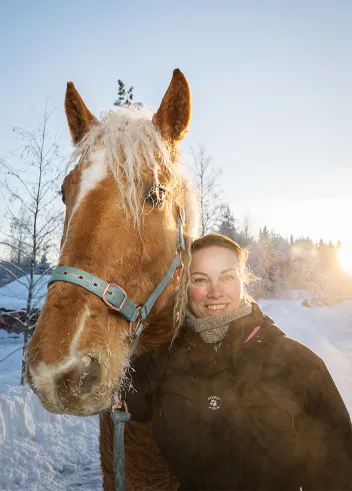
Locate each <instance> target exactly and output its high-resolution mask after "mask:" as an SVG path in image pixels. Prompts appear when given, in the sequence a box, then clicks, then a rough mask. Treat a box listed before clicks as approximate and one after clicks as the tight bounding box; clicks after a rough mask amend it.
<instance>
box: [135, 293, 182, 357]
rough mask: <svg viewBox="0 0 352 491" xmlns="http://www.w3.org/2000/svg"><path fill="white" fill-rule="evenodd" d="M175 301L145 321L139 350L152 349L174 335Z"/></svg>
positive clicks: (171, 301) (170, 301)
mask: <svg viewBox="0 0 352 491" xmlns="http://www.w3.org/2000/svg"><path fill="white" fill-rule="evenodd" d="M173 310H174V301H173V299H170V300H169V302H168V303H167V305H166V306H165V307H164V308H163V309H162V310H160V311H159V312H157V313H156V314H154V316H152V317H151V318H150V319H149V320H146V321H145V322H144V330H143V332H142V334H141V337H140V342H139V349H138V352H144V351H150V350H152V349H155V348H157V347H158V346H159V345H160V344H163V343H166V342H167V341H168V340H169V339H171V336H172V327H173Z"/></svg>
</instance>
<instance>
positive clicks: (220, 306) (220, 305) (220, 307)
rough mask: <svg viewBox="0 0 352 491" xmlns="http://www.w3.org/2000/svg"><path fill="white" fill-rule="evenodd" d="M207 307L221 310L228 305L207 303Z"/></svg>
mask: <svg viewBox="0 0 352 491" xmlns="http://www.w3.org/2000/svg"><path fill="white" fill-rule="evenodd" d="M206 307H207V309H210V310H221V309H224V308H225V307H226V305H225V304H224V303H221V304H218V305H207V306H206Z"/></svg>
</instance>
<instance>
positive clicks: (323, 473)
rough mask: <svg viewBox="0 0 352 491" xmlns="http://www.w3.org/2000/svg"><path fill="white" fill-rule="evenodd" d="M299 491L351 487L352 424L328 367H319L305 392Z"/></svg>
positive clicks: (339, 489)
mask: <svg viewBox="0 0 352 491" xmlns="http://www.w3.org/2000/svg"><path fill="white" fill-rule="evenodd" d="M304 447H305V457H306V478H305V482H304V483H303V486H302V487H303V490H304V491H306V490H319V491H322V490H334V491H347V490H352V427H351V420H350V416H349V414H348V411H347V409H346V407H345V405H344V402H343V400H342V398H341V396H340V393H339V391H338V390H337V388H336V386H335V384H334V382H333V380H332V378H331V376H330V373H329V371H328V369H327V368H326V366H325V364H324V363H323V362H322V360H320V359H319V366H318V368H316V369H315V370H314V372H313V374H312V376H311V377H310V381H309V386H308V389H307V394H306V414H305V431H304Z"/></svg>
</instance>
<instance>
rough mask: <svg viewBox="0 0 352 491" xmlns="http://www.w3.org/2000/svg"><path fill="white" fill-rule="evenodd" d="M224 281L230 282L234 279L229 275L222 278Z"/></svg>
mask: <svg viewBox="0 0 352 491" xmlns="http://www.w3.org/2000/svg"><path fill="white" fill-rule="evenodd" d="M222 279H223V280H224V281H232V280H234V279H235V277H234V276H233V275H232V274H229V275H226V276H223V278H222Z"/></svg>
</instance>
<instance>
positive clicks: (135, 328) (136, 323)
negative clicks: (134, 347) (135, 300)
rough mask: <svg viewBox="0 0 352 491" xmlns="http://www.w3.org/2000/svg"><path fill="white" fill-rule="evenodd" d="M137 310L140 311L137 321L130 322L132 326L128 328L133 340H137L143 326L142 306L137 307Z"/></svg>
mask: <svg viewBox="0 0 352 491" xmlns="http://www.w3.org/2000/svg"><path fill="white" fill-rule="evenodd" d="M137 310H138V314H137V319H136V320H135V321H130V324H129V327H128V334H129V336H130V338H131V339H132V340H133V339H135V337H136V334H137V331H138V328H139V326H140V325H141V322H142V320H143V319H142V315H141V310H142V305H140V306H139V307H137ZM133 331H134V332H133Z"/></svg>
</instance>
